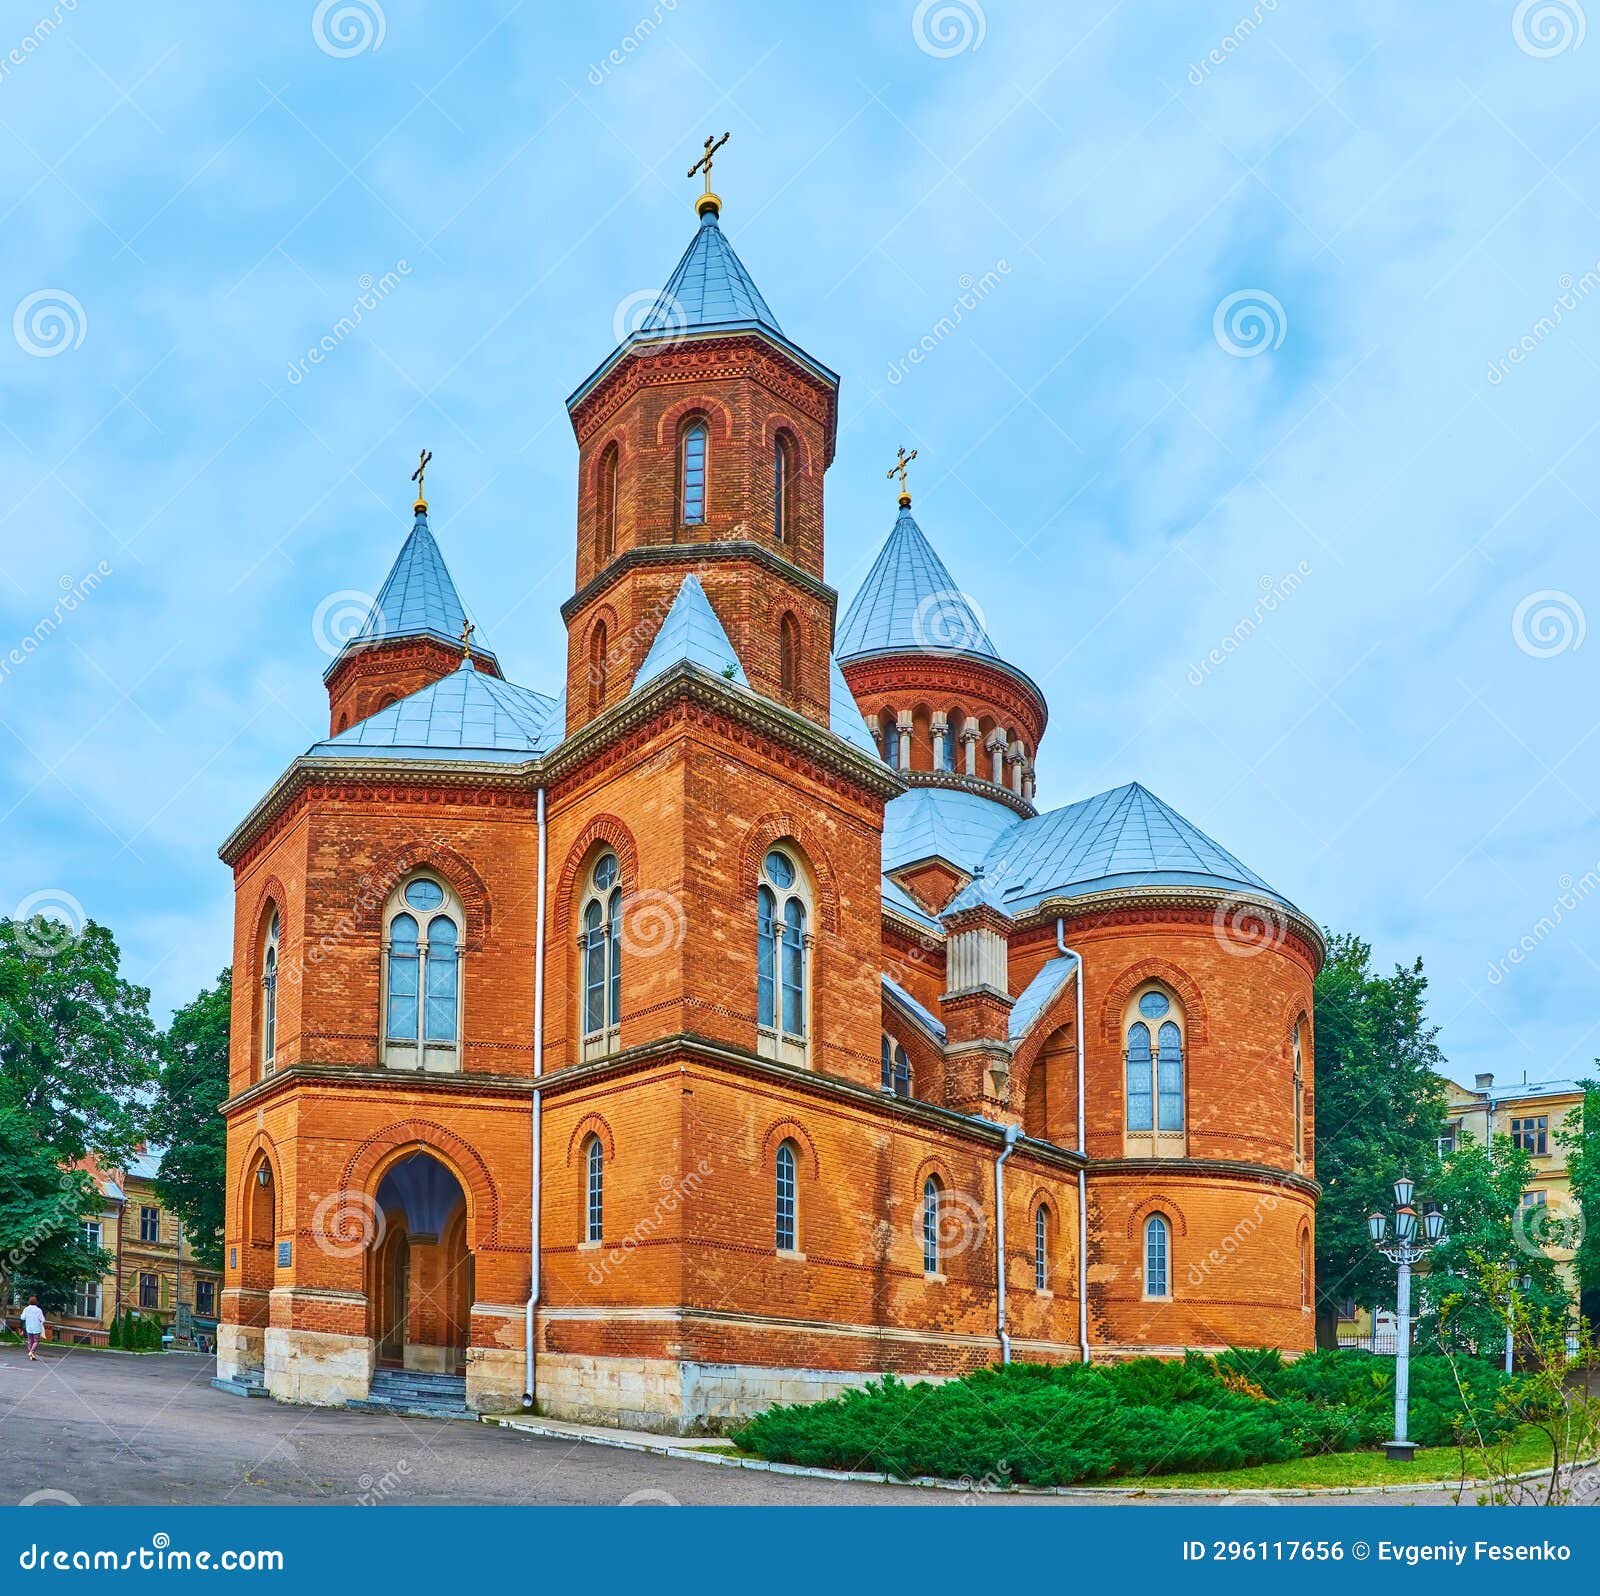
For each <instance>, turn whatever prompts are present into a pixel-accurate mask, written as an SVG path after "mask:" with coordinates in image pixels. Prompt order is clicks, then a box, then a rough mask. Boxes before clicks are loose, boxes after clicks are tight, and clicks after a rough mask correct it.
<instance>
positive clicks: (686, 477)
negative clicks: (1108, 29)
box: [679, 421, 708, 526]
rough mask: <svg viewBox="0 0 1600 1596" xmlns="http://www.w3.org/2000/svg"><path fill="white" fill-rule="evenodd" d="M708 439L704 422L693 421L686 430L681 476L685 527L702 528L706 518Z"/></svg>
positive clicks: (680, 468) (680, 469)
mask: <svg viewBox="0 0 1600 1596" xmlns="http://www.w3.org/2000/svg"><path fill="white" fill-rule="evenodd" d="M707 437H708V434H707V432H706V424H705V422H703V421H692V422H690V423H689V425H688V426H687V427H685V428H684V432H683V446H682V463H681V465H680V467H679V476H680V479H681V481H682V483H683V495H682V510H683V524H684V525H685V526H701V525H703V524H704V522H705V518H706V443H707Z"/></svg>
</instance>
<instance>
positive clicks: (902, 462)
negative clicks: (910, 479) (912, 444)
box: [885, 444, 917, 510]
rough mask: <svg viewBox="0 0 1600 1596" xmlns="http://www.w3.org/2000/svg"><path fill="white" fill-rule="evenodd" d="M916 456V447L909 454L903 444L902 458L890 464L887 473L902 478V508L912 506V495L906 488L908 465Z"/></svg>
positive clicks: (906, 508) (901, 446)
mask: <svg viewBox="0 0 1600 1596" xmlns="http://www.w3.org/2000/svg"><path fill="white" fill-rule="evenodd" d="M916 458H917V451H916V450H915V449H913V450H912V451H911V453H910V454H907V453H906V446H905V445H904V444H901V445H900V458H899V459H898V460H896V461H895V463H894V464H893V465H892V466H890V467H889V469H888V471H887V472H886V473H885V475H887V476H891V477H899V478H900V508H901V509H902V510H908V509H910V508H911V495H910V493H909V492H908V491H907V490H906V467H907V466H908V465H910V464H911V462H912V461H913V460H915V459H916Z"/></svg>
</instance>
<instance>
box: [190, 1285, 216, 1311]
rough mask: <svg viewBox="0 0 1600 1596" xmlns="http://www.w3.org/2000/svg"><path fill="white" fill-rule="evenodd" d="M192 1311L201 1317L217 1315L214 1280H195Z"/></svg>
mask: <svg viewBox="0 0 1600 1596" xmlns="http://www.w3.org/2000/svg"><path fill="white" fill-rule="evenodd" d="M194 1311H195V1312H196V1313H197V1314H199V1315H200V1317H201V1318H202V1319H214V1318H216V1316H217V1283H216V1281H214V1280H197V1281H195V1283H194Z"/></svg>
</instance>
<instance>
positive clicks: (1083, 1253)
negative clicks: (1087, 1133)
mask: <svg viewBox="0 0 1600 1596" xmlns="http://www.w3.org/2000/svg"><path fill="white" fill-rule="evenodd" d="M1056 946H1057V947H1058V948H1060V950H1061V951H1062V952H1063V953H1064V954H1066V955H1067V957H1068V958H1071V959H1076V960H1077V961H1078V968H1077V972H1076V979H1077V983H1078V1017H1077V1023H1076V1024H1075V1025H1074V1026H1073V1031H1074V1033H1075V1035H1076V1037H1077V1041H1078V1151H1079V1152H1080V1153H1082V1152H1083V1151H1084V1142H1083V955H1082V954H1081V953H1077V952H1075V951H1074V950H1073V949H1071V948H1069V947H1068V946H1067V936H1066V922H1065V920H1063V919H1062V918H1061V917H1060V916H1057V918H1056ZM1078 1347H1079V1350H1080V1353H1081V1355H1082V1359H1083V1361H1084V1362H1085V1363H1087V1362H1089V1173H1088V1171H1087V1170H1086V1169H1084V1168H1083V1167H1082V1166H1080V1167H1079V1169H1078Z"/></svg>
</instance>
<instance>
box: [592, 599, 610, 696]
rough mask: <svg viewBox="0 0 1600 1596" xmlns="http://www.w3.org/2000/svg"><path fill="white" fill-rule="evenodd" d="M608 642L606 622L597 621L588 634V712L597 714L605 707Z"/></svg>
mask: <svg viewBox="0 0 1600 1596" xmlns="http://www.w3.org/2000/svg"><path fill="white" fill-rule="evenodd" d="M609 653H610V642H609V639H608V638H607V636H606V623H605V622H604V621H597V622H596V623H595V628H594V630H593V631H592V632H591V633H590V634H589V713H590V714H591V715H598V714H599V713H600V711H601V710H602V709H604V708H605V707H606V670H607V666H608V664H609V661H608V658H607V656H608V655H609Z"/></svg>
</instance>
